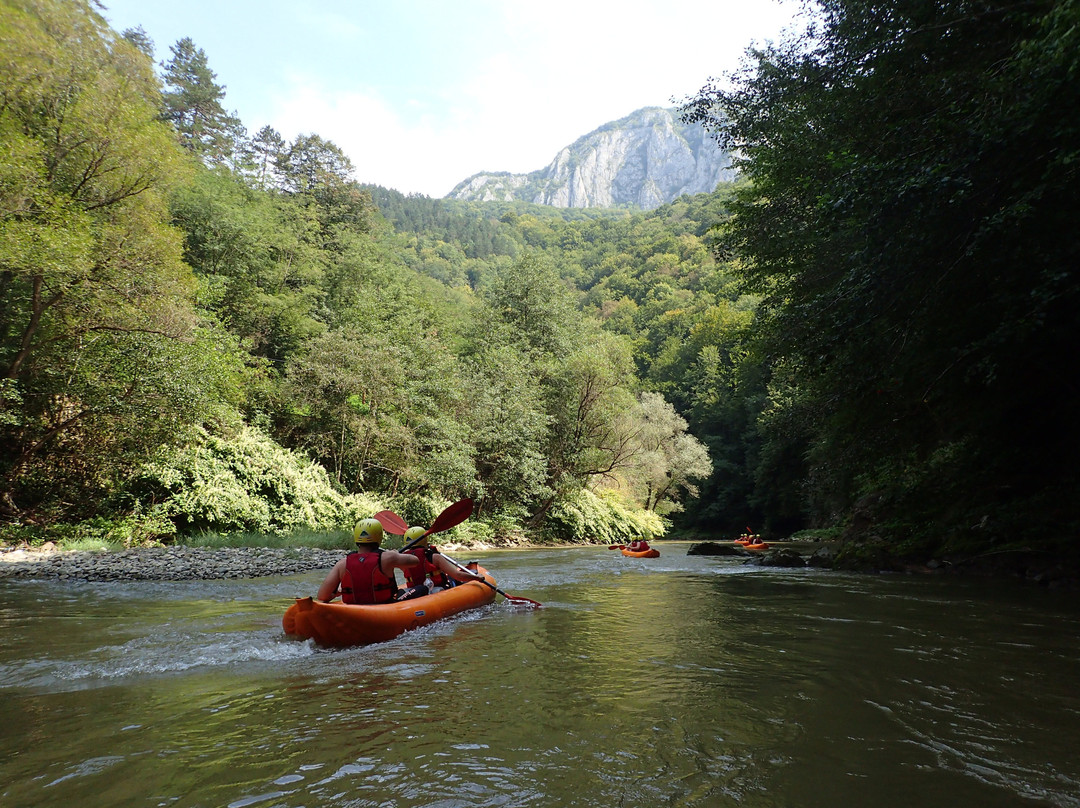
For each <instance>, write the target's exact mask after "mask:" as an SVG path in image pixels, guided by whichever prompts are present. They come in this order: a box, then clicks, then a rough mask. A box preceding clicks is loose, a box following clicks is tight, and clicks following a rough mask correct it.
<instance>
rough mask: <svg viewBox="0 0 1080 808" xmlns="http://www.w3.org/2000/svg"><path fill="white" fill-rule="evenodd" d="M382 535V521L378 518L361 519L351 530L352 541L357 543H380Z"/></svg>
mask: <svg viewBox="0 0 1080 808" xmlns="http://www.w3.org/2000/svg"><path fill="white" fill-rule="evenodd" d="M382 536H383V529H382V522H380V521H379V520H378V519H361V520H360V521H359V522H357V523H356V527H354V528H353V532H352V537H353V541H354V542H356V543H357V544H380V543H381V542H382Z"/></svg>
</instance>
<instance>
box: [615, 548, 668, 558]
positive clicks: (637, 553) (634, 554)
mask: <svg viewBox="0 0 1080 808" xmlns="http://www.w3.org/2000/svg"><path fill="white" fill-rule="evenodd" d="M622 554H623V555H624V556H627V557H628V558H659V557H660V551H659V550H657V549H656V548H654V547H650V548H649V549H648V550H628V549H627V548H625V547H624V548H622Z"/></svg>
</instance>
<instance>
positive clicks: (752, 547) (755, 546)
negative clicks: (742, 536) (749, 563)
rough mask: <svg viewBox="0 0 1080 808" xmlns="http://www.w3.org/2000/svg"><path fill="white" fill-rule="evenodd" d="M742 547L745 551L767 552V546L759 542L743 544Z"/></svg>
mask: <svg viewBox="0 0 1080 808" xmlns="http://www.w3.org/2000/svg"><path fill="white" fill-rule="evenodd" d="M743 547H744V548H745V549H747V550H768V549H769V545H768V544H766V543H765V542H759V543H757V544H744V545H743Z"/></svg>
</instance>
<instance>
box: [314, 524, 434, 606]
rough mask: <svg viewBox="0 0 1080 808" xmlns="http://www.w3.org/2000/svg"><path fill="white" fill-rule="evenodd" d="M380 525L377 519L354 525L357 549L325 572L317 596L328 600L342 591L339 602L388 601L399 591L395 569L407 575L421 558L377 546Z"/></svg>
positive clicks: (380, 536) (379, 541) (397, 594)
mask: <svg viewBox="0 0 1080 808" xmlns="http://www.w3.org/2000/svg"><path fill="white" fill-rule="evenodd" d="M382 538H383V526H382V523H380V522H379V520H378V519H361V520H360V521H359V522H357V523H356V527H354V528H353V541H355V542H356V551H355V552H352V553H349V554H348V555H346V556H345V557H344V558H343V559H341V561H339V562H338V563H336V564H335V565H334V568H333V569H332V570H330V572H329V573H327V575H326V578H325V580H323V582H322V586H320V587H319V594H318V596H317V597H318V599H319V600H321V601H323V602H324V603H329V602H330V601H331V600H333V599H334V596H335V595H337V594H338V590H339V589H340V591H341V602H342V603H390V602H391V601H393V600H397V599H399V597H398V596H399V594H400V591H399V589H398V585H397V581H396V580H395V578H394V570H401V571H402V572H404V573H405V574H408V570H409V569H411V568H413V567H417V566H419V565H420V559H418V558H417V557H416V556H414V555H410V554H407V553H399V552H397V551H396V550H383V549H381V548H380V547H379V545H380V544H381V543H382Z"/></svg>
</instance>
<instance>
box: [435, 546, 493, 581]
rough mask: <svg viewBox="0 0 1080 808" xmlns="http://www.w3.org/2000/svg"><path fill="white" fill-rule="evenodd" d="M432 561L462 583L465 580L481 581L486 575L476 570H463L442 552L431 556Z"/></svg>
mask: <svg viewBox="0 0 1080 808" xmlns="http://www.w3.org/2000/svg"><path fill="white" fill-rule="evenodd" d="M431 562H432V563H433V564H434V565H435V566H436V567H438V568H439V569H440V570H442V571H443V572H444V573H445V574H446V575H449V576H450V577H451V578H453V579H454V580H455V581H461V582H462V583H464V582H465V581H479V580H482V579H483V577H484V576H483V575H479V574H477V573H475V572H469V571H468V570H462V569H461V568H460V567H457V566H456V565H455V564H454V563H453V562H451V561H450V559H448V558H447V557H446V556H444V555H443V554H442V553H435V555H433V556H432V557H431Z"/></svg>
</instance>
